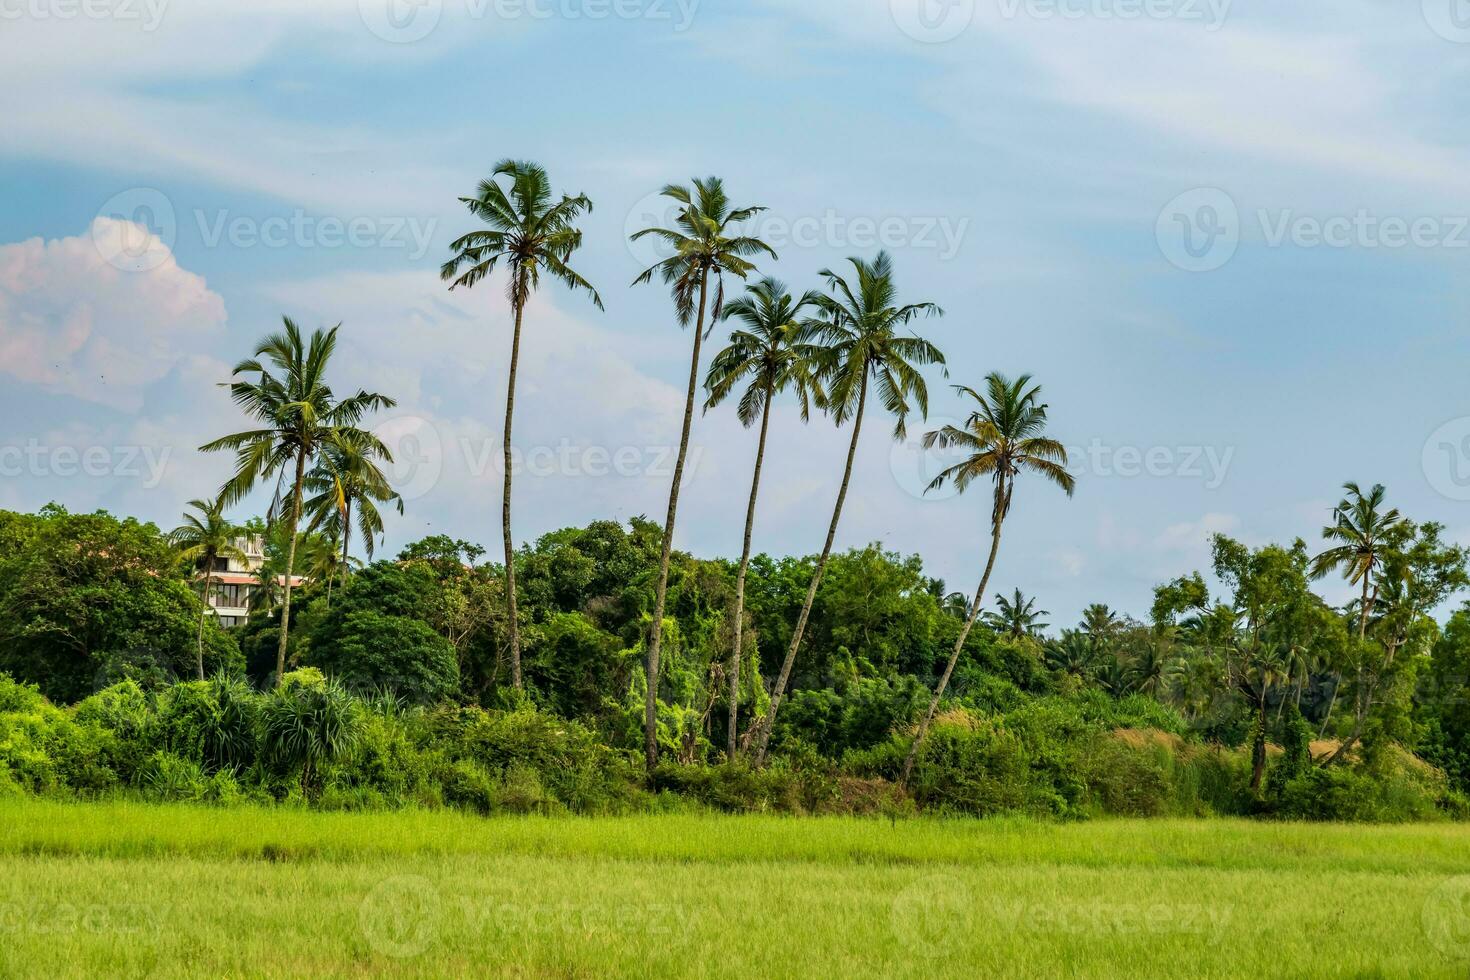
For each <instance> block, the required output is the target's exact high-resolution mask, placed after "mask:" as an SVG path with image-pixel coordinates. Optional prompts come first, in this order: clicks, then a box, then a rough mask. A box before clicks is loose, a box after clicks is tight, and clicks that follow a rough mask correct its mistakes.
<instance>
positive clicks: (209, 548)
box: [168, 499, 245, 681]
mask: <svg viewBox="0 0 1470 980" xmlns="http://www.w3.org/2000/svg"><path fill="white" fill-rule="evenodd" d="M189 506H190V507H192V508H194V510H195V511H196V513H192V514H191V513H188V512H185V514H184V523H182V524H180V525H179V526H178V527H176V528H174V529H173V530H172V531H170V532H169V533H168V543H169V544H171V545H172V546H173V547H175V548H177V549H178V551H179V558H180V559H181V560H182V561H186V562H188V563H189V564H191V565H193V566H194V567H196V568H202V569H204V591H203V592H202V593H201V594H200V597H199V598H200V600H201V604H200V608H199V649H198V654H197V656H196V659H195V667H197V668H198V671H197V672H198V676H199V679H200V680H201V681H202V680H204V620H205V617H207V616H208V615H209V591H210V589H212V588H213V587H214V572H215V568H214V566H215V564H216V562H217V560H218V559H220V558H234V559H235V560H237V561H245V552H244V551H242V550H240V547H239V546H238V545H236V544H235V539H236V538H238V537H239V536H240V529H239V528H238V527H236V526H235V525H234V524H233V523H231V522H230V521H229V519H228V518H226V517H225V514H224V510H225V507H224V504H223V503H221V502H220V501H219V500H218V499H215V500H211V501H207V502H206V501H203V500H191V501H189Z"/></svg>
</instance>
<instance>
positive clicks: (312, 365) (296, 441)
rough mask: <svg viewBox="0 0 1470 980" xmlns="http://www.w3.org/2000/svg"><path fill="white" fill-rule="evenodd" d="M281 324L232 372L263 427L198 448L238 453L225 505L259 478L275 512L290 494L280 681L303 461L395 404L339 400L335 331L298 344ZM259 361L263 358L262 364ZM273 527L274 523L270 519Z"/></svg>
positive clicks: (362, 396) (379, 398) (382, 450)
mask: <svg viewBox="0 0 1470 980" xmlns="http://www.w3.org/2000/svg"><path fill="white" fill-rule="evenodd" d="M284 322H285V330H284V331H282V332H281V333H275V334H271V335H270V336H268V337H266V338H265V339H264V340H262V341H261V342H260V345H259V346H258V347H257V348H256V350H255V358H250V359H247V360H244V361H241V362H240V363H239V364H237V365H235V370H234V372H233V374H234V376H235V378H236V379H237V380H235V381H233V382H231V383H230V385H229V387H230V397H231V398H233V399H234V401H235V404H237V405H239V406H240V407H241V408H242V409H244V410H245V413H246V414H247V415H249V416H250V417H251V418H252V419H254V420H256V421H257V422H258V423H260V427H259V428H255V429H247V430H245V431H243V432H236V433H234V434H232V435H228V436H225V437H223V438H221V439H216V440H215V441H214V442H210V443H206V444H205V445H203V446H201V447H200V450H201V451H202V452H215V451H218V450H233V451H234V453H235V474H234V476H232V477H231V478H230V479H229V481H228V482H227V483H226V484H225V485H224V488H223V489H222V490H221V491H220V500H221V502H222V503H224V504H226V505H228V504H231V503H235V502H237V501H239V500H240V499H241V498H242V497H244V496H245V495H246V494H247V493H249V492H250V491H251V490H253V489H254V488H255V486H256V485H257V484H258V483H260V482H261V481H263V480H268V479H270V478H271V477H275V478H276V487H275V496H274V498H273V500H272V504H271V512H272V515H274V514H275V513H276V512H277V511H278V510H279V509H280V506H281V502H282V501H281V497H282V491H283V490H288V492H289V501H288V502H287V504H286V522H285V534H286V535H287V538H288V541H289V544H288V547H287V551H286V570H285V583H284V585H283V587H282V589H283V591H282V595H281V625H280V630H281V632H280V638H279V640H278V641H277V646H276V683H277V684H279V683H280V679H281V678H282V677H284V676H285V673H286V643H287V638H288V635H289V633H290V629H291V586H292V581H291V580H292V575H293V573H294V572H295V565H296V544H297V540H296V531H297V528H298V526H299V525H300V523H301V510H302V492H303V488H304V485H305V482H306V468H307V464H308V463H310V462H312V461H313V460H315V459H316V458H317V453H318V452H319V451H320V448H321V445H322V444H323V443H325V442H330V441H333V440H337V439H342V438H344V430H348V429H355V428H356V427H357V424H358V423H359V422H361V421H362V420H363V419H364V418H365V417H366V416H367V414H368V413H369V412H371V411H374V410H376V409H381V408H392V407H393V406H394V405H395V404H397V403H396V402H395V401H394V400H393V399H391V398H389V397H387V396H386V395H379V394H375V393H371V392H367V391H358V392H357V394H355V395H352V396H350V397H348V398H343V399H341V400H340V401H339V400H338V399H337V397H336V396H335V395H334V394H333V393H332V389H331V388H330V387H329V386H328V385H327V382H326V372H327V365H328V364H329V363H330V362H331V359H332V352H333V351H335V350H336V348H337V330H338V327H332V328H331V329H330V330H325V331H323V330H315V331H313V332H312V335H311V338H310V340H309V341H303V340H302V337H301V330H300V328H298V327H297V326H296V324H295V323H293V322H292V321H291V318H290V317H286V318H285V321H284ZM259 358H265V361H264V363H262V362H261V361H260V360H259ZM272 369H274V371H275V372H276V373H272ZM242 375H256V379H255V380H254V381H251V380H248V379H247V378H242V377H241V376H242ZM353 439H354V440H358V441H360V442H362V443H364V444H369V443H375V444H376V449H375V452H376V453H377V455H379V456H381V457H383V458H389V457H388V449H387V447H386V446H383V445H382V444H381V442H379V441H378V440H377V439H376V438H375V437H373V436H370V435H368V434H367V433H361V434H359V435H356V436H353ZM288 478H289V483H288ZM271 522H272V523H274V516H272V518H271Z"/></svg>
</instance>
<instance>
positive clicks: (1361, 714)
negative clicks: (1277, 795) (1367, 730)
mask: <svg viewBox="0 0 1470 980" xmlns="http://www.w3.org/2000/svg"><path fill="white" fill-rule="evenodd" d="M1370 572H1371V569H1370ZM1370 572H1364V573H1363V600H1362V607H1363V608H1362V610H1361V611H1360V612H1359V614H1358V646H1359V647H1361V646H1362V645H1363V643H1364V641H1365V640H1367V638H1368V610H1369V609H1370V608H1371V607H1372V602H1373V601H1372V599H1370V598H1369V597H1368V579H1369V578H1370V577H1371V575H1370ZM1358 658H1359V659H1358V693H1357V704H1356V705H1355V707H1354V714H1355V717H1354V719H1353V730H1352V733H1351V734H1349V735H1348V737H1347V738H1345V739H1343V741H1342V743H1341V744H1340V745H1338V747H1337V749H1336V750H1335V751H1334V752H1333V753H1332V754H1331V755H1329V756H1328V757H1327V758H1326V759H1325V760H1324V761H1323V763H1322V766H1323V768H1326V767H1327V766H1330V765H1332V764H1333V763H1334V762H1336V761H1337V760H1338V759H1341V758H1342V757H1343V756H1345V755H1347V753H1348V750H1349V749H1351V748H1352V747H1353V745H1354V744H1355V743H1356V742H1357V741H1358V739H1359V738H1360V737H1361V736H1362V734H1363V722H1364V720H1365V718H1366V717H1367V714H1368V706H1367V705H1366V704H1364V701H1363V661H1362V650H1361V649H1360V650H1359V651H1358ZM1338 686H1341V680H1339V682H1338ZM1336 703H1337V688H1336V687H1334V688H1333V689H1332V701H1331V702H1330V703H1329V704H1328V705H1327V718H1325V719H1323V721H1322V731H1323V732H1324V733H1325V732H1326V731H1327V722H1328V721H1329V720H1331V718H1332V706H1333V705H1334V704H1336ZM1319 737H1320V736H1319Z"/></svg>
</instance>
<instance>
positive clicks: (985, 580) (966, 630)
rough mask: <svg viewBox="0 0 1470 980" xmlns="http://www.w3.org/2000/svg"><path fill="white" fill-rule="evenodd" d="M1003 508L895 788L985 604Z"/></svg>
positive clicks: (909, 769) (903, 782)
mask: <svg viewBox="0 0 1470 980" xmlns="http://www.w3.org/2000/svg"><path fill="white" fill-rule="evenodd" d="M1004 492H1005V488H1004V487H998V488H997V489H996V496H997V498H999V497H1000V496H1001V494H1002V493H1004ZM1003 513H1004V509H1003V507H1001V506H1000V504H999V502H998V503H997V506H996V508H995V515H996V517H995V522H994V524H993V526H992V527H991V530H990V557H988V558H987V559H986V560H985V571H984V572H982V573H981V575H980V587H979V588H977V589H976V590H975V602H974V603H973V604H972V605H971V606H970V615H969V616H967V617H966V618H965V625H964V627H963V628H962V629H961V630H960V635H959V639H957V640H955V644H954V650H953V651H952V652H951V653H950V655H949V663H947V664H945V665H944V673H943V674H941V675H940V677H939V684H938V686H936V687H935V688H934V696H933V697H932V698H930V699H929V710H928V711H926V712H924V720H923V721H921V722H919V730H918V732H916V733H915V735H914V742H913V744H912V745H910V746H909V754H908V758H906V759H904V761H903V774H902V775H901V776H900V777H899V780H898V785H900V786H907V785H908V784H909V776H910V774H912V773H913V770H914V760H915V759H917V758H918V757H919V746H920V745H922V744H923V742H924V736H925V735H928V734H929V725H930V724H931V723H932V722H933V721H934V713H935V712H936V711H938V710H939V699H940V698H942V697H944V690H945V688H947V687H949V678H950V676H951V675H953V674H954V668H955V665H956V664H958V663H959V662H960V651H962V650H964V648H965V640H967V639H968V638H969V636H970V630H971V629H972V628H974V626H975V620H977V619H979V618H980V607H981V606H983V605H984V603H985V590H986V588H988V587H989V585H990V573H991V571H992V570H993V569H994V568H995V555H996V552H998V551H1000V529H1001V524H1003V523H1004V521H1005V517H1004V516H1002V515H1003Z"/></svg>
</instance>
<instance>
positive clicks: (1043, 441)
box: [900, 374, 1076, 785]
mask: <svg viewBox="0 0 1470 980" xmlns="http://www.w3.org/2000/svg"><path fill="white" fill-rule="evenodd" d="M956 390H958V391H959V392H960V393H961V394H964V395H967V396H968V397H969V398H970V399H972V400H973V401H974V402H975V405H976V408H975V410H974V411H973V412H971V413H970V417H969V419H968V420H967V421H966V422H965V425H964V426H963V427H959V426H954V425H946V426H944V427H943V428H942V429H938V430H936V431H934V432H930V433H927V434H926V435H925V436H924V445H925V447H926V448H930V447H935V446H938V447H940V448H949V447H951V446H955V447H959V448H962V449H965V450H968V451H969V453H970V455H969V457H968V458H966V459H964V460H961V461H960V462H958V463H956V464H954V465H953V466H951V467H949V468H947V469H945V470H944V471H943V472H941V473H940V474H939V475H938V476H937V477H935V478H934V480H933V482H931V483H930V484H929V488H930V489H934V488H937V487H940V486H943V485H944V484H945V482H947V481H951V480H952V481H954V485H955V489H956V490H959V491H960V492H961V493H963V492H964V491H965V490H966V489H967V488H968V487H969V486H970V484H971V483H973V482H974V481H975V480H977V479H986V480H988V481H989V482H990V484H991V504H990V556H989V558H987V559H986V561H985V571H984V572H982V573H981V575H980V587H979V588H978V589H976V590H975V601H974V604H973V605H972V606H971V608H970V615H969V618H967V619H966V620H965V625H964V628H962V629H961V630H960V635H959V638H958V639H957V640H956V641H955V645H954V651H953V652H952V653H951V654H950V657H949V663H948V664H947V665H946V666H945V668H944V673H943V674H942V675H941V676H940V678H939V684H938V686H936V687H935V689H934V697H933V698H932V699H931V700H930V701H929V710H928V711H927V712H926V713H925V715H924V718H923V720H922V721H920V722H919V731H918V733H917V734H916V735H915V736H914V743H913V745H912V746H911V747H910V748H909V754H908V758H907V759H906V760H905V761H904V764H903V776H902V778H901V780H900V783H901V784H904V785H907V783H908V779H909V774H910V773H911V772H912V771H913V766H914V759H915V758H916V757H917V756H918V752H919V746H920V745H921V744H922V743H923V741H924V736H925V735H926V734H928V732H929V724H930V723H931V722H932V721H933V720H934V713H935V711H937V710H938V708H939V699H940V698H942V697H943V696H944V689H945V688H946V687H948V686H949V678H950V675H951V674H953V673H954V668H955V664H957V663H958V662H959V659H960V651H961V650H963V649H964V647H965V639H966V637H968V636H969V635H970V629H971V627H973V626H974V625H975V620H976V618H978V617H979V615H980V607H981V604H982V603H983V602H984V601H985V589H986V587H987V586H988V585H989V584H990V572H991V570H992V569H994V568H995V555H996V552H997V551H999V550H1000V532H1001V526H1002V525H1003V524H1004V523H1005V519H1006V515H1007V514H1009V513H1010V510H1011V496H1012V494H1014V493H1015V489H1016V477H1017V476H1019V475H1020V474H1022V473H1035V474H1036V475H1038V476H1040V477H1042V478H1044V479H1045V480H1047V481H1048V482H1050V483H1054V484H1056V485H1057V486H1058V487H1060V488H1061V489H1062V490H1063V491H1064V492H1065V493H1066V494H1067V496H1069V497H1070V496H1072V490H1073V488H1074V487H1075V486H1076V480H1075V479H1074V478H1073V477H1072V474H1071V473H1068V472H1067V450H1066V449H1065V448H1063V446H1062V444H1061V443H1059V442H1057V441H1056V440H1055V439H1051V438H1049V437H1047V436H1046V435H1045V434H1044V433H1045V431H1046V408H1047V406H1046V404H1045V403H1044V402H1042V401H1041V386H1040V385H1033V384H1032V383H1031V375H1029V374H1023V375H1021V376H1020V377H1019V378H1017V379H1016V380H1014V381H1011V380H1009V379H1007V378H1005V377H1004V376H1002V375H999V374H990V375H988V376H987V377H986V379H985V393H984V394H981V393H980V392H978V391H976V390H975V389H973V388H969V387H965V386H963V385H957V386H956Z"/></svg>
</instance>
